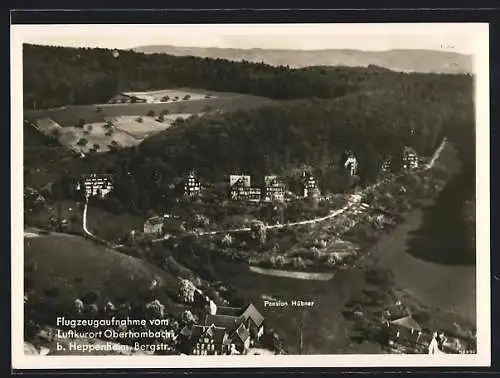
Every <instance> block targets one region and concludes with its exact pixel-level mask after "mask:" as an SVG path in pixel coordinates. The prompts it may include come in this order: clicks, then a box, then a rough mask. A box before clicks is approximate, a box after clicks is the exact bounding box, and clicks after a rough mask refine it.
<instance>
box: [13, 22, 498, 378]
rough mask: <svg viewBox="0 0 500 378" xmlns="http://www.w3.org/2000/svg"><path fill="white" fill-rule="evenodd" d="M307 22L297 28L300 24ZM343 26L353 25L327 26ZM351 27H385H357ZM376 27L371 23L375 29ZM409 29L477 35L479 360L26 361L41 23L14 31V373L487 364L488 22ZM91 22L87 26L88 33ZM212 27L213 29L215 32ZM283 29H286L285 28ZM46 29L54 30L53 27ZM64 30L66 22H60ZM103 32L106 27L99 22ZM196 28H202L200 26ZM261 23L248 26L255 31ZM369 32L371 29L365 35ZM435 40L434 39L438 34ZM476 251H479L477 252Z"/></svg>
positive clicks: (184, 358) (224, 358)
mask: <svg viewBox="0 0 500 378" xmlns="http://www.w3.org/2000/svg"><path fill="white" fill-rule="evenodd" d="M303 25H304V24H302V26H303ZM330 25H331V27H333V28H335V27H340V26H342V25H344V26H345V25H350V26H352V25H351V24H330ZM355 25H356V30H357V31H358V32H360V30H362V29H364V28H366V30H370V26H372V27H376V28H380V27H381V26H382V25H383V24H355ZM374 25H375V26H374ZM402 25H406V26H408V25H410V26H411V27H414V28H415V30H418V29H421V30H425V28H426V27H429V26H432V27H437V28H440V27H441V28H443V30H446V29H447V28H450V27H457V28H458V29H460V30H467V32H468V35H469V36H474V38H475V41H476V42H475V45H474V47H475V53H474V68H475V69H474V71H475V75H476V88H475V91H476V201H477V204H476V219H477V222H476V240H477V242H476V243H477V251H478V253H477V263H476V298H477V307H476V308H477V340H478V350H477V354H476V355H439V356H436V355H393V354H391V355H307V356H306V355H284V356H253V355H252V356H250V355H247V356H204V357H203V358H200V357H199V356H31V355H24V340H23V339H24V337H23V334H24V331H23V308H24V306H23V299H22V298H23V281H24V280H23V274H24V271H23V228H24V225H23V224H24V220H23V196H22V193H23V174H22V172H23V152H22V151H23V133H22V130H23V128H22V125H23V105H22V104H23V101H22V98H23V90H22V88H23V85H22V80H23V78H22V71H23V69H22V43H23V42H24V41H25V40H26V39H25V38H26V37H27V36H29V35H33V33H36V32H37V29H38V30H43V27H44V25H38V26H34V25H13V26H11V104H12V109H11V119H12V121H11V122H12V124H11V245H12V251H11V256H12V271H11V283H12V367H13V368H14V369H63V368H75V369H80V368H81V369H89V368H184V369H193V368H238V367H242V368H245V367H248V368H255V367H259V368H260V367H289V368H292V367H342V368H344V367H345V368H347V367H448V366H449V367H465V366H489V365H490V361H491V316H490V193H489V188H490V178H489V173H490V172H489V171H490V164H489V162H490V154H489V147H490V145H489V135H490V134H489V123H490V119H489V38H488V32H489V25H488V24H486V23H453V24H451V23H446V24H435V23H434V24H423V23H420V24H386V25H383V26H384V27H385V28H386V30H387V31H388V32H389V31H390V28H392V27H394V28H402ZM94 26H96V25H85V28H92V27H94ZM214 26H216V25H210V27H214ZM290 26H291V24H288V25H287V27H290ZM50 27H52V28H53V27H54V26H53V25H51V26H50ZM58 27H60V28H61V32H62V33H64V28H65V27H67V25H58ZM99 27H101V28H102V27H103V25H99ZM197 27H200V26H199V25H198V26H197ZM256 27H258V25H252V28H256ZM367 34H369V32H368V33H367ZM436 38H439V36H436ZM479 251H481V252H479Z"/></svg>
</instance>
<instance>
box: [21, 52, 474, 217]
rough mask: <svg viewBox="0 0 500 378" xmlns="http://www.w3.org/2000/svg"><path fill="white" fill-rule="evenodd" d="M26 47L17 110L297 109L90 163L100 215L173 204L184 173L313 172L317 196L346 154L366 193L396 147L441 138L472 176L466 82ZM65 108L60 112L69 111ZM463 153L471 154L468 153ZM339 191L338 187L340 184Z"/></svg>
mask: <svg viewBox="0 0 500 378" xmlns="http://www.w3.org/2000/svg"><path fill="white" fill-rule="evenodd" d="M118 59H119V62H118V60H117V59H114V58H113V57H112V54H111V52H110V51H109V50H104V49H71V48H59V47H42V46H32V45H26V46H25V48H24V86H25V88H24V89H25V92H24V93H25V96H24V98H25V106H26V107H27V108H32V107H33V102H35V103H36V106H37V107H52V106H58V105H66V104H68V102H71V100H72V102H74V103H80V104H84V103H96V102H102V101H106V100H107V99H109V97H111V96H112V95H113V94H115V93H116V90H117V83H118V84H120V83H121V85H124V87H122V88H121V89H131V90H139V89H141V90H145V89H165V88H171V87H173V86H191V87H197V88H200V87H201V88H205V89H209V90H218V91H233V92H241V93H251V94H256V95H260V96H269V97H274V98H297V99H302V100H300V101H295V102H289V103H286V102H285V103H280V104H278V105H275V106H274V105H273V106H266V107H260V108H257V109H251V110H239V111H236V112H233V113H225V114H213V115H210V116H204V117H192V118H190V119H188V120H186V121H182V122H180V121H179V122H178V123H177V125H176V126H174V127H172V128H170V129H167V130H165V131H164V132H161V133H160V134H157V135H155V136H153V137H151V138H148V139H147V140H145V141H144V142H143V143H141V144H140V145H139V146H136V147H134V148H127V149H123V150H121V151H116V152H111V153H109V154H104V155H101V156H100V157H95V158H93V159H90V161H89V167H88V168H89V169H99V170H106V171H109V172H111V173H113V174H114V177H115V185H116V190H114V193H113V198H112V199H111V203H112V204H115V205H116V206H118V205H119V207H121V208H122V209H124V210H129V211H139V210H141V211H144V210H146V211H147V210H148V209H151V208H153V207H162V206H164V205H165V203H166V202H168V201H172V198H173V197H174V194H175V192H174V190H175V188H176V187H177V186H178V184H179V177H182V176H184V175H185V174H186V173H187V172H189V171H190V170H192V169H194V170H196V172H197V173H198V175H199V176H200V178H201V179H202V180H203V181H204V182H205V183H214V182H220V181H222V180H225V178H226V176H227V175H228V174H230V173H232V172H242V173H243V172H244V173H247V174H250V175H252V177H253V180H254V182H255V183H262V178H263V176H264V175H265V174H271V173H274V174H279V175H285V176H290V175H291V172H293V171H294V170H295V171H296V170H300V169H299V168H301V167H302V166H304V165H306V166H309V167H314V170H315V172H314V173H315V174H316V175H317V176H318V178H319V181H320V184H321V185H322V189H323V190H326V191H331V192H336V191H341V190H343V189H344V188H345V187H346V185H348V183H349V180H348V177H347V174H346V172H345V169H342V166H341V161H340V160H341V158H340V157H341V156H342V154H343V153H344V152H345V151H346V150H352V151H354V153H355V154H356V156H357V158H358V160H359V171H358V175H359V176H360V178H361V180H362V181H365V182H366V181H372V180H374V179H375V178H376V176H377V175H378V174H379V172H380V166H381V163H382V161H383V160H384V159H385V158H387V157H393V158H395V157H397V156H400V154H401V151H402V149H403V148H404V146H406V145H411V146H412V147H413V148H414V149H415V150H416V151H417V152H418V153H419V154H424V155H429V154H430V153H431V152H432V151H433V150H434V149H435V148H436V147H437V145H438V143H439V142H440V140H441V138H442V137H443V136H444V135H448V136H449V137H450V139H452V140H453V141H454V142H455V143H456V144H457V147H458V149H459V150H460V151H461V154H462V155H463V156H461V158H462V160H463V161H464V162H466V164H465V166H466V167H468V168H469V169H470V168H471V167H473V164H472V162H473V161H474V159H473V157H474V151H473V146H472V147H471V146H470V145H471V140H473V138H471V136H472V137H473V136H474V106H473V105H474V104H473V80H472V77H471V76H470V75H439V74H417V73H414V74H403V73H397V72H392V71H388V70H383V69H379V68H378V67H368V68H346V67H310V68H305V69H300V70H294V69H290V68H288V67H272V66H269V65H265V64H257V63H249V62H230V61H226V60H221V59H202V58H195V57H174V56H169V55H162V54H153V55H144V54H139V53H135V52H129V51H123V52H121V53H120V57H119V58H118ZM68 99H70V101H68ZM472 145H473V143H472ZM346 183H347V184H346Z"/></svg>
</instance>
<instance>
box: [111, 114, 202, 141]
mask: <svg viewBox="0 0 500 378" xmlns="http://www.w3.org/2000/svg"><path fill="white" fill-rule="evenodd" d="M191 115H192V114H189V113H180V114H167V115H165V116H164V119H163V121H162V122H160V121H159V120H158V119H156V118H155V117H151V116H145V117H140V119H141V121H140V122H138V117H135V116H120V117H116V118H114V119H113V121H112V122H113V125H114V127H115V128H116V129H118V130H120V131H123V132H125V133H127V134H128V135H130V136H132V137H134V138H135V139H138V140H141V141H142V139H144V138H147V137H149V136H152V135H154V134H156V133H159V132H160V131H163V130H166V129H168V128H169V127H170V126H172V123H173V122H174V121H175V120H177V119H178V118H182V119H187V118H189V117H191Z"/></svg>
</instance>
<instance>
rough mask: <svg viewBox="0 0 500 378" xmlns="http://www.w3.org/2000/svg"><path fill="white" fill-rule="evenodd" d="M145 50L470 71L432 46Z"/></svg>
mask: <svg viewBox="0 0 500 378" xmlns="http://www.w3.org/2000/svg"><path fill="white" fill-rule="evenodd" d="M133 50H134V51H136V52H142V53H146V54H151V53H161V54H170V55H176V56H197V57H202V58H221V59H228V60H234V61H241V60H246V61H249V62H257V63H260V62H264V63H266V64H270V65H273V66H280V65H283V66H286V65H288V66H290V67H293V68H301V67H308V66H351V67H366V66H368V65H377V66H380V67H384V68H388V69H391V70H395V71H403V72H409V71H415V72H435V73H472V56H470V55H463V54H458V53H454V52H448V51H435V50H388V51H361V50H333V49H331V50H281V49H279V50H277V49H273V50H271V49H269V50H268V49H224V48H215V47H209V48H205V47H180V46H168V45H151V46H140V47H136V48H135V49H133Z"/></svg>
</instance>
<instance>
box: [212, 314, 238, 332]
mask: <svg viewBox="0 0 500 378" xmlns="http://www.w3.org/2000/svg"><path fill="white" fill-rule="evenodd" d="M242 322H243V319H242V318H240V317H236V316H230V315H210V314H208V315H207V316H206V317H205V326H212V325H213V326H216V327H221V328H224V329H225V330H226V331H227V333H233V332H234V331H235V330H236V328H238V326H239V325H240V324H241V323H242Z"/></svg>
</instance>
